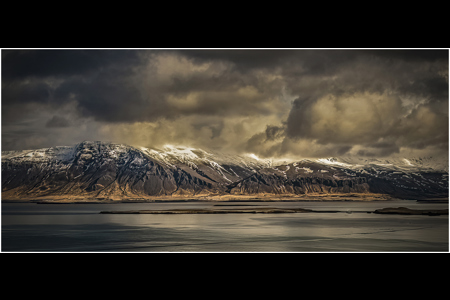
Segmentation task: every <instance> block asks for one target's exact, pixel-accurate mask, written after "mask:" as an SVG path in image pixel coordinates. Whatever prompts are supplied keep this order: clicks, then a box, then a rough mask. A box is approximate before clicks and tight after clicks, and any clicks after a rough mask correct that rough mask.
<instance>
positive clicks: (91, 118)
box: [2, 50, 449, 158]
mask: <svg viewBox="0 0 450 300" xmlns="http://www.w3.org/2000/svg"><path fill="white" fill-rule="evenodd" d="M448 100H449V98H448V50H2V150H14V149H33V148H41V147H50V146H59V145H73V144H76V143H79V142H81V141H83V140H102V141H111V142H117V143H125V144H130V145H134V146H145V147H151V146H153V147H160V146H162V145H164V144H174V145H188V146H194V147H204V148H215V149H222V150H226V151H234V152H238V153H243V152H247V153H254V154H256V155H258V156H260V157H298V158H300V157H323V156H342V155H351V154H356V155H362V156H372V157H373V156H375V157H384V156H389V155H396V154H405V155H411V154H414V155H440V154H443V155H446V156H448Z"/></svg>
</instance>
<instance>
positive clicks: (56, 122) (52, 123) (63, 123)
mask: <svg viewBox="0 0 450 300" xmlns="http://www.w3.org/2000/svg"><path fill="white" fill-rule="evenodd" d="M69 126H70V122H69V121H68V120H67V119H66V118H64V117H60V116H53V117H52V118H51V119H50V120H48V121H47V123H45V127H48V128H52V127H55V128H61V127H69Z"/></svg>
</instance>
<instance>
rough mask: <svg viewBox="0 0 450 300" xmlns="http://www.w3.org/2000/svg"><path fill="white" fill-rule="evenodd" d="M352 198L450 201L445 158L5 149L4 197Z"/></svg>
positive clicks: (87, 144) (93, 147) (88, 146)
mask: <svg viewBox="0 0 450 300" xmlns="http://www.w3.org/2000/svg"><path fill="white" fill-rule="evenodd" d="M351 194H358V195H363V196H364V195H365V196H367V195H385V196H387V197H396V198H403V199H425V198H442V197H448V160H447V165H446V164H445V162H444V163H437V162H436V161H435V160H433V159H432V158H395V159H391V160H389V159H371V158H361V157H343V158H319V159H303V160H299V161H293V162H285V163H280V164H274V163H273V162H272V161H271V160H269V159H259V158H257V157H256V156H254V155H251V154H247V155H230V154H226V153H220V152H217V151H212V150H203V149H198V148H192V147H185V146H171V145H167V146H165V147H163V148H161V149H158V148H145V147H132V146H128V145H123V144H114V143H105V142H100V141H84V142H81V143H79V144H77V145H75V146H60V147H51V148H43V149H36V150H23V151H2V198H3V199H31V198H36V199H40V198H71V197H78V198H89V199H112V200H121V199H138V198H142V199H149V198H154V197H162V198H164V197H166V198H177V197H178V198H180V197H181V198H186V197H188V198H189V197H191V198H192V197H194V198H199V197H203V199H206V198H208V197H209V198H208V199H213V198H214V197H216V198H217V199H219V198H220V197H223V196H235V197H238V196H242V197H244V196H262V195H263V196H265V197H269V198H270V197H271V196H273V197H275V196H277V197H280V196H283V197H289V196H293V197H296V196H318V195H319V196H320V195H322V196H323V195H341V196H348V195H351Z"/></svg>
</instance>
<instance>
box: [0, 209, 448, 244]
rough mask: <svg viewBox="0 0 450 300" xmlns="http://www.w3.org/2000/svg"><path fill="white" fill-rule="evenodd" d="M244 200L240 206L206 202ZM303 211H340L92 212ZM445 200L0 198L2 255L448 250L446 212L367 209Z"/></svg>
mask: <svg viewBox="0 0 450 300" xmlns="http://www.w3.org/2000/svg"><path fill="white" fill-rule="evenodd" d="M217 204H220V205H233V204H234V205H243V204H244V205H250V206H244V207H239V206H236V207H233V206H214V205H217ZM252 206H255V207H257V206H263V207H278V208H308V209H314V210H340V211H344V212H342V213H304V214H300V213H297V214H219V215H217V214H211V215H208V214H199V215H195V214H186V215H145V214H142V215H139V214H130V215H126V214H122V215H121V214H99V212H100V211H106V210H107V211H110V210H140V209H149V210H158V209H161V210H163V209H164V210H165V209H180V208H183V209H190V208H191V209H200V208H214V209H220V208H252ZM399 206H403V207H408V208H412V209H445V208H448V204H431V203H428V204H423V203H417V202H415V201H379V202H329V203H327V202H292V203H291V202H261V203H255V202H246V203H242V202H240V203H230V202H221V203H215V202H190V203H129V204H128V203H127V204H125V203H121V204H34V203H2V239H1V241H2V244H1V250H2V251H4V252H111V251H112V252H136V251H143V252H324V251H325V252H341V251H344V252H354V251H356V252H378V251H382V252H392V251H393V252H408V251H414V252H426V251H433V252H448V251H449V246H448V240H449V231H448V229H449V222H448V215H446V216H402V215H379V214H368V213H366V212H365V211H373V210H375V209H379V208H384V207H399Z"/></svg>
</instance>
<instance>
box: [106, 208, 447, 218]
mask: <svg viewBox="0 0 450 300" xmlns="http://www.w3.org/2000/svg"><path fill="white" fill-rule="evenodd" d="M283 213H374V214H397V215H427V216H440V215H448V209H434V210H427V209H420V210H419V209H409V208H406V207H388V208H382V209H377V210H375V211H340V210H312V209H304V208H289V209H282V208H271V207H264V208H237V209H172V210H125V211H101V212H100V214H283Z"/></svg>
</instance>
